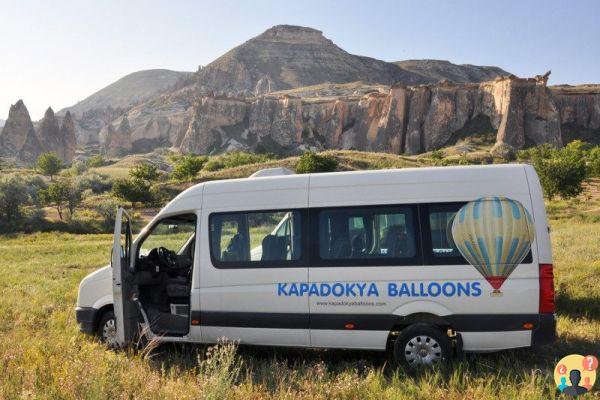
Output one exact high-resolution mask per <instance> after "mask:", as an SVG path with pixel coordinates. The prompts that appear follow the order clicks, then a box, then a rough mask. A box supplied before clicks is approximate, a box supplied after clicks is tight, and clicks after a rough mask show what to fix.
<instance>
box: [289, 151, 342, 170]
mask: <svg viewBox="0 0 600 400" xmlns="http://www.w3.org/2000/svg"><path fill="white" fill-rule="evenodd" d="M337 167H338V160H337V159H336V158H335V157H332V156H328V155H319V154H315V153H313V152H306V153H304V154H302V156H301V157H300V160H299V161H298V164H296V173H298V174H309V173H314V172H332V171H335V170H336V168H337Z"/></svg>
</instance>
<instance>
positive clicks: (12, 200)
mask: <svg viewBox="0 0 600 400" xmlns="http://www.w3.org/2000/svg"><path fill="white" fill-rule="evenodd" d="M28 201H29V194H28V188H27V185H26V184H25V182H23V180H22V179H21V178H20V177H18V176H14V175H9V176H4V177H0V227H1V228H3V229H2V230H7V229H9V230H10V229H12V226H11V225H14V224H17V223H19V222H20V220H21V219H22V217H23V206H24V205H26V204H27V203H28Z"/></svg>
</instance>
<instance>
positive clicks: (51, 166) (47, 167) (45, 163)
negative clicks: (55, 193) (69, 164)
mask: <svg viewBox="0 0 600 400" xmlns="http://www.w3.org/2000/svg"><path fill="white" fill-rule="evenodd" d="M37 167H38V169H39V171H40V173H41V174H42V175H46V176H49V177H50V180H52V177H53V176H55V175H56V174H58V173H59V172H60V170H61V169H63V167H64V166H63V163H62V160H61V159H60V158H58V156H57V155H56V153H54V152H52V151H51V152H49V153H43V154H42V155H40V156H39V157H38V159H37Z"/></svg>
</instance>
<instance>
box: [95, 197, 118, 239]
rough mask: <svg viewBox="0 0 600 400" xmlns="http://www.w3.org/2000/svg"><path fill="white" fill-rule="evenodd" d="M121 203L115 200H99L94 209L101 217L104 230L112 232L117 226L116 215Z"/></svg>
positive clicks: (101, 225)
mask: <svg viewBox="0 0 600 400" xmlns="http://www.w3.org/2000/svg"><path fill="white" fill-rule="evenodd" d="M118 206H119V204H118V203H117V202H116V201H114V200H107V201H101V202H98V203H97V204H96V205H95V206H94V207H93V210H94V211H95V212H96V214H98V216H99V217H100V227H101V230H102V231H104V232H111V231H112V230H113V229H114V227H115V217H116V216H117V207H118Z"/></svg>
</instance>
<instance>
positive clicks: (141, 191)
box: [112, 178, 152, 208]
mask: <svg viewBox="0 0 600 400" xmlns="http://www.w3.org/2000/svg"><path fill="white" fill-rule="evenodd" d="M112 194H113V196H114V197H116V198H117V199H119V200H121V201H127V202H130V203H131V208H135V203H148V202H151V201H152V193H151V192H150V183H149V182H148V181H146V180H143V179H134V178H127V179H117V180H116V181H115V182H114V183H113V187H112Z"/></svg>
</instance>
